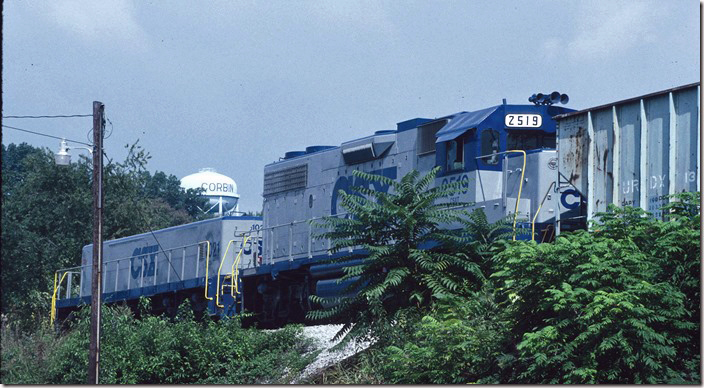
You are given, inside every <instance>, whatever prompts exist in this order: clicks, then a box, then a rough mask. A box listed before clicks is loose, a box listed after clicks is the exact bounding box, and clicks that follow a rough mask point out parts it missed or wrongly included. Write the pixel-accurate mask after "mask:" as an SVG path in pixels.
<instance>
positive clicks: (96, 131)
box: [88, 101, 105, 384]
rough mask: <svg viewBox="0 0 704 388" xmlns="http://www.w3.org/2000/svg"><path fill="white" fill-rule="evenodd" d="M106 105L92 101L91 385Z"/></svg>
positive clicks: (95, 365)
mask: <svg viewBox="0 0 704 388" xmlns="http://www.w3.org/2000/svg"><path fill="white" fill-rule="evenodd" d="M104 113H105V105H103V103H102V102H100V101H93V267H92V273H91V275H92V276H91V304H90V349H89V355H88V384H98V371H99V370H100V304H101V300H100V299H101V296H102V295H101V294H102V290H101V284H102V281H101V277H102V265H103V126H104V125H105V124H104V118H103V115H104Z"/></svg>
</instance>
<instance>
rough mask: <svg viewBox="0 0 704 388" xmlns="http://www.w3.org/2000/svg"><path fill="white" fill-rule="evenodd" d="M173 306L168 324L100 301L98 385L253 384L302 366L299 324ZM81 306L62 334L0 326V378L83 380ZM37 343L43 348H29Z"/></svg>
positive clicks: (283, 378)
mask: <svg viewBox="0 0 704 388" xmlns="http://www.w3.org/2000/svg"><path fill="white" fill-rule="evenodd" d="M184 307H185V306H182V307H181V308H180V311H179V314H178V318H177V319H176V321H174V322H171V321H169V320H168V319H166V318H163V317H155V316H149V317H145V318H144V319H141V320H138V319H135V318H134V316H133V315H132V312H131V311H130V310H129V309H127V308H125V307H107V306H106V307H103V308H102V321H101V323H102V324H101V328H102V329H101V331H102V333H101V352H100V374H99V378H100V383H101V384H145V383H147V384H215V383H217V384H254V383H262V382H269V383H271V382H287V380H288V379H289V378H290V376H289V375H290V374H292V373H295V372H297V371H299V370H302V369H303V367H305V365H306V364H307V362H306V361H307V360H308V359H307V358H305V357H303V356H302V354H304V353H305V352H306V351H307V350H308V349H309V347H310V343H309V341H308V340H305V339H303V338H301V336H300V333H301V329H300V327H295V326H290V327H286V328H284V329H282V330H278V331H274V332H265V331H260V330H255V329H243V328H242V327H241V325H240V322H239V320H237V319H229V320H222V321H219V322H214V321H210V320H208V321H207V322H196V321H194V319H193V314H192V312H190V309H188V308H184ZM89 318H90V317H89V309H87V308H86V309H84V310H82V311H81V312H79V317H78V318H77V320H76V322H75V323H74V324H72V326H71V327H70V328H69V330H68V332H67V333H66V334H64V335H63V336H60V337H57V336H55V335H54V334H53V333H51V331H50V330H49V329H48V325H47V329H45V330H44V331H38V332H36V333H34V334H32V335H27V336H25V337H17V336H15V337H10V338H6V337H5V334H6V332H5V331H6V330H9V328H8V329H6V328H3V348H2V357H3V365H2V377H3V382H4V383H20V384H30V383H31V384H83V383H85V381H86V379H87V369H88V341H89V332H90V321H89ZM37 349H43V350H44V352H37Z"/></svg>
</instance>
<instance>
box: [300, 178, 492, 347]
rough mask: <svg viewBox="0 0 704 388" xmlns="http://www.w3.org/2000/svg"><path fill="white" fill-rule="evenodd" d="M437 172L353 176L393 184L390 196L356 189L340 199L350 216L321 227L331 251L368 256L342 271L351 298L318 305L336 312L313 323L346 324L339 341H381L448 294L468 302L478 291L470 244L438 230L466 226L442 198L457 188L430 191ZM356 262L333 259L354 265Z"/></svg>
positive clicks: (319, 314) (315, 314)
mask: <svg viewBox="0 0 704 388" xmlns="http://www.w3.org/2000/svg"><path fill="white" fill-rule="evenodd" d="M437 172H438V169H437V168H436V169H434V170H432V171H431V172H430V173H428V174H427V175H425V176H423V177H420V178H419V173H418V172H417V171H415V170H414V171H411V172H410V173H408V174H407V175H406V176H404V177H403V178H402V179H401V180H400V182H396V181H394V180H392V179H389V178H386V177H383V176H378V175H372V174H367V173H364V172H361V171H355V172H354V174H355V175H356V176H358V177H360V178H362V179H365V180H367V181H370V182H373V181H377V182H380V183H382V184H383V185H389V186H390V188H391V190H389V191H390V192H389V193H385V192H381V191H375V190H370V189H367V188H363V187H354V188H353V189H352V192H351V193H345V192H344V191H340V193H339V195H340V200H341V203H342V205H343V207H344V208H345V209H346V210H347V211H348V213H349V216H348V217H345V218H337V217H327V218H325V219H324V220H323V221H322V222H321V223H320V226H322V227H325V228H328V229H329V231H328V232H325V233H322V234H321V237H323V238H329V239H331V240H332V241H333V244H332V248H331V250H332V251H333V252H339V251H341V250H343V249H345V248H348V247H358V248H362V249H363V250H364V251H365V252H367V255H366V257H365V258H364V259H363V261H362V263H361V264H357V265H350V266H347V267H345V268H344V271H345V275H344V276H343V277H342V279H341V281H346V280H349V281H351V284H350V285H349V287H348V289H347V291H348V292H349V293H351V294H354V296H350V297H340V298H333V299H331V300H324V299H322V298H319V297H316V296H312V297H311V300H312V301H313V302H316V303H321V302H325V303H328V302H331V303H336V304H335V305H334V306H333V307H331V308H329V309H323V310H314V311H311V312H309V314H308V317H309V318H311V319H313V320H333V321H338V322H342V323H344V325H343V327H342V329H341V330H340V331H339V332H338V333H337V335H336V338H340V337H342V336H344V335H346V334H350V336H349V337H350V338H351V337H355V336H371V337H374V338H376V339H377V340H382V341H383V340H384V338H383V337H384V334H383V333H384V332H387V331H388V328H389V325H394V324H397V325H398V324H400V323H401V322H403V321H404V320H405V318H404V317H405V316H406V315H408V314H413V313H414V311H420V310H421V309H423V308H425V307H428V306H429V305H431V303H432V301H433V300H434V299H435V298H438V297H441V296H444V295H463V296H469V295H470V294H471V291H472V290H476V289H478V288H479V287H480V286H481V283H482V280H483V279H484V276H483V275H482V272H481V269H480V267H479V264H478V263H477V262H476V261H474V260H472V259H473V258H476V256H470V255H469V254H468V253H467V252H465V250H464V248H465V247H466V246H465V244H466V241H467V239H466V238H464V237H462V236H461V234H460V232H459V231H458V232H452V231H448V230H446V229H445V228H441V226H442V225H447V224H449V223H453V222H459V221H461V219H462V213H461V212H460V211H458V210H457V209H456V207H458V205H463V204H457V203H448V202H447V201H443V198H444V197H446V196H447V195H449V194H451V193H453V192H455V191H456V190H457V186H456V185H452V184H450V185H442V186H437V187H433V188H429V186H430V184H431V183H432V182H433V180H434V179H435V175H436V174H437ZM355 259H356V257H354V256H343V257H341V258H339V259H335V260H333V262H338V263H349V262H350V261H352V260H355Z"/></svg>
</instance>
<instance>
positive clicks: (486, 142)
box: [481, 129, 499, 164]
mask: <svg viewBox="0 0 704 388" xmlns="http://www.w3.org/2000/svg"><path fill="white" fill-rule="evenodd" d="M497 152H499V132H498V131H495V130H493V129H487V130H485V131H482V136H481V153H482V155H491V154H494V155H491V156H487V157H484V158H482V160H483V161H484V163H486V164H499V155H496V153H497Z"/></svg>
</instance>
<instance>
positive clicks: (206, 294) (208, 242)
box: [198, 240, 213, 300]
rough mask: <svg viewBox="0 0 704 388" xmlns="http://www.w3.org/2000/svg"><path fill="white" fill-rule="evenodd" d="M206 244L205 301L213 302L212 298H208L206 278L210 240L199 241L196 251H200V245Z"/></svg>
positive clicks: (207, 274)
mask: <svg viewBox="0 0 704 388" xmlns="http://www.w3.org/2000/svg"><path fill="white" fill-rule="evenodd" d="M203 243H206V244H207V245H208V248H207V249H208V251H207V252H206V254H205V299H206V300H213V298H208V276H209V275H210V273H209V272H208V262H209V261H210V240H206V241H201V242H199V243H198V245H199V246H198V249H200V244H203Z"/></svg>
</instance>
